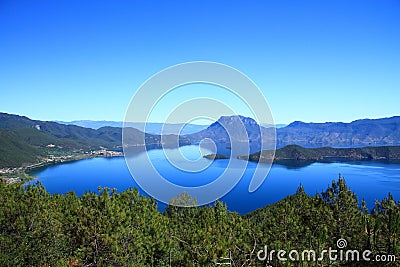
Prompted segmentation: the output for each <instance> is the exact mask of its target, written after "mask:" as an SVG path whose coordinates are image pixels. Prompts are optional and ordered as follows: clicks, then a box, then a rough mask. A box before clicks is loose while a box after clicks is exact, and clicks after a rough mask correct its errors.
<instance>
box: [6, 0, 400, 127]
mask: <svg viewBox="0 0 400 267" xmlns="http://www.w3.org/2000/svg"><path fill="white" fill-rule="evenodd" d="M398 14H400V1H399V0H374V1H371V0H325V1H320V0H315V1H311V0H304V1H286V0H276V1H151V0H143V1H101V0H97V1H89V0H88V1H74V0H68V1H64V0H57V1H46V0H41V1H35V0H33V1H32V0H29V1H24V0H21V1H13V0H0V112H7V113H13V114H20V115H25V116H28V117H30V118H33V119H40V120H62V121H72V120H81V119H90V120H114V121H122V120H123V119H124V115H125V112H126V110H127V107H128V105H129V103H130V100H131V98H132V96H133V95H134V94H135V92H136V90H138V88H139V87H140V86H141V84H143V83H144V82H145V81H146V80H147V79H148V78H150V77H151V76H152V75H154V74H156V73H157V72H159V71H161V70H163V69H165V68H167V67H170V66H172V65H175V64H179V63H184V62H189V61H212V62H219V63H223V64H227V65H229V66H232V67H233V68H236V69H237V70H239V71H241V72H243V73H244V74H245V75H247V76H248V77H249V78H250V79H251V80H252V81H254V83H256V84H257V85H258V87H259V88H260V90H261V91H262V92H263V94H264V96H265V98H266V99H267V101H268V103H269V106H270V109H271V111H272V114H273V116H274V121H275V123H284V124H287V123H290V122H292V121H297V120H300V121H305V122H326V121H343V122H350V121H353V120H356V119H362V118H380V117H389V116H395V115H400V108H399V99H400V16H399V15H398ZM189 91H190V90H188V91H187V92H189ZM202 92H203V93H204V94H206V93H207V92H208V93H210V92H211V93H210V94H212V97H215V98H217V99H218V98H219V99H223V100H226V101H228V102H229V101H231V100H229V98H228V97H225V95H224V93H223V92H222V93H221V92H218V91H217V90H216V91H215V92H214V93H213V92H212V90H211V91H210V90H204V91H202ZM182 95H184V96H186V97H187V98H188V99H190V97H192V96H191V95H190V93H184V94H182ZM206 96H207V95H206ZM210 97H211V96H210ZM167 100H168V98H166V101H167ZM170 103H172V102H170ZM229 104H232V105H236V102H235V100H232V102H230V103H229ZM164 105H165V106H168V103H166V104H164ZM160 107H162V105H161V106H160ZM138 108H140V107H138ZM160 110H162V109H161V108H160ZM242 110H243V112H244V113H245V114H243V115H247V114H246V110H245V109H242ZM160 114H162V112H161V113H160ZM221 115H224V114H221ZM152 120H154V121H158V120H162V116H161V115H160V116H159V117H158V116H157V114H156V115H154V116H153V117H152Z"/></svg>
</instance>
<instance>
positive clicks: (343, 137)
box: [0, 113, 400, 168]
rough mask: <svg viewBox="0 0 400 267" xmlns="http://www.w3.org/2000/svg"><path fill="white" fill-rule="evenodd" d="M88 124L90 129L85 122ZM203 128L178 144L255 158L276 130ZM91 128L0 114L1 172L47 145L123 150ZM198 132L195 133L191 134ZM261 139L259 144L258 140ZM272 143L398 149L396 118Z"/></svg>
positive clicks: (134, 136)
mask: <svg viewBox="0 0 400 267" xmlns="http://www.w3.org/2000/svg"><path fill="white" fill-rule="evenodd" d="M86 122H87V124H86V125H87V126H88V125H89V121H86ZM90 122H91V123H94V124H93V125H92V127H93V128H97V126H100V125H101V124H107V123H108V124H111V123H115V122H92V121H90ZM96 123H97V124H96ZM149 125H150V126H151V127H153V128H152V129H153V130H151V131H152V132H154V133H158V132H161V130H160V125H161V124H157V123H155V124H149ZM119 126H120V125H119ZM138 126H140V125H138ZM167 126H171V128H169V129H167V130H168V131H170V132H169V133H171V132H173V133H176V132H177V130H176V129H178V128H179V129H180V128H182V125H181V124H180V125H179V124H178V125H175V124H173V125H167ZM141 127H143V124H141ZM151 127H150V128H151ZM157 127H158V128H157ZM204 127H205V126H203V125H193V124H189V125H187V126H185V127H184V131H182V132H181V133H183V134H182V135H181V136H180V144H181V145H182V144H193V143H198V142H200V141H201V140H203V139H205V138H209V139H212V140H214V141H215V142H216V143H218V144H221V147H222V148H225V150H226V151H229V150H230V141H234V142H239V143H246V142H247V139H248V138H249V139H250V146H251V150H250V153H254V152H257V151H259V150H260V149H259V150H257V148H259V144H260V142H264V143H265V142H267V141H268V140H269V141H271V138H272V137H273V132H274V131H275V128H272V127H267V128H266V127H262V126H259V125H258V124H257V122H256V121H254V120H253V119H251V118H246V117H243V116H222V117H221V118H220V119H219V120H218V121H216V122H214V123H213V124H211V125H210V126H208V127H206V128H204ZM93 128H85V127H81V126H77V125H66V124H61V123H57V122H48V121H38V120H31V119H29V118H27V117H24V116H18V115H13V114H7V113H0V168H1V167H4V166H20V165H21V164H22V163H26V162H34V161H35V160H37V159H38V157H40V156H41V155H43V153H46V149H47V146H49V145H54V146H55V147H57V148H59V149H62V150H65V151H74V150H80V151H88V150H94V149H99V148H101V147H104V148H107V149H121V139H122V129H121V128H120V127H111V126H106V127H101V128H97V129H93ZM150 128H148V129H147V130H149V129H150ZM157 129H158V130H157ZM196 129H197V130H199V131H197V132H193V131H195V130H196ZM129 131H130V132H131V134H130V135H129V137H130V138H129V144H130V145H138V146H143V145H145V144H143V140H145V143H146V145H155V146H156V147H157V145H160V143H161V136H160V135H159V134H150V133H146V134H145V133H144V132H142V131H139V130H137V129H135V128H133V127H132V128H129ZM168 131H167V132H168ZM227 131H228V132H230V136H228V133H227ZM261 133H262V136H263V140H261ZM169 137H171V140H172V139H174V138H173V136H169ZM169 137H168V138H169ZM230 138H231V140H230ZM276 138H277V140H276V144H277V148H281V147H284V146H287V145H299V146H302V147H306V148H307V147H308V148H313V147H326V146H330V147H364V146H399V145H400V117H399V116H397V117H391V118H383V119H374V120H370V119H364V120H357V121H353V122H351V123H341V122H327V123H304V122H299V121H296V122H293V123H291V124H289V125H288V126H286V127H282V128H276ZM167 143H168V141H167ZM268 149H269V148H268ZM242 155H243V154H242Z"/></svg>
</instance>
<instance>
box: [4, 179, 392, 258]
mask: <svg viewBox="0 0 400 267" xmlns="http://www.w3.org/2000/svg"><path fill="white" fill-rule="evenodd" d="M0 201H1V203H2V205H0V247H1V249H0V266H218V265H221V264H226V265H227V266H229V265H230V266H268V265H271V266H399V264H400V262H399V260H400V203H399V202H396V201H395V200H393V198H392V197H391V195H390V194H389V195H388V197H387V198H386V199H384V200H382V201H381V202H377V203H376V205H375V208H374V209H373V210H372V211H371V212H369V211H368V210H367V209H366V207H365V205H364V204H363V203H362V204H360V203H358V202H357V197H356V196H355V195H354V194H353V193H352V191H350V190H349V188H348V187H347V186H346V184H345V181H344V180H343V179H342V178H340V179H339V180H338V181H337V182H332V185H331V186H330V187H329V188H328V189H327V190H326V191H325V192H322V193H320V194H316V195H315V196H309V195H307V194H305V193H304V191H303V189H302V188H301V187H299V189H298V191H297V192H296V194H294V195H292V196H289V197H287V198H285V199H283V200H281V201H279V202H278V203H275V204H272V205H269V206H267V207H265V208H262V209H259V210H256V211H254V212H252V213H250V214H247V215H245V216H240V215H238V214H237V213H234V212H230V211H228V210H227V207H226V206H225V205H224V204H223V203H221V202H216V203H215V204H214V205H213V206H206V207H189V208H181V207H176V206H169V207H168V208H167V210H166V211H165V212H164V213H161V212H159V211H158V210H157V204H156V202H155V201H154V200H153V199H151V198H146V197H143V196H140V195H139V194H138V192H137V190H133V189H130V190H127V191H124V192H121V193H117V192H116V191H113V190H109V189H102V190H100V191H99V192H98V194H96V193H93V192H88V193H85V194H84V195H82V196H81V197H78V196H77V195H76V194H74V193H67V194H65V195H58V194H56V195H50V194H49V193H47V192H46V191H45V189H44V188H43V187H41V186H34V187H27V188H24V187H23V186H22V185H10V186H6V185H5V184H4V183H2V182H0ZM173 202H174V203H185V204H193V203H195V200H194V199H192V198H190V196H188V195H187V194H182V195H180V196H178V197H177V198H176V199H175V200H173ZM341 238H344V239H346V241H347V247H346V249H357V250H360V251H361V253H362V251H363V250H371V251H373V255H371V257H372V256H374V255H396V256H397V261H395V262H388V263H377V262H372V261H371V262H365V261H360V262H356V261H350V262H345V261H340V260H337V261H335V262H330V261H329V259H328V258H327V257H325V258H324V259H323V260H322V261H321V262H318V263H317V262H314V261H311V262H308V261H307V260H306V261H302V260H301V258H300V261H295V262H292V261H286V262H285V261H279V260H278V259H277V258H276V257H274V258H273V260H272V261H271V262H270V263H268V264H267V262H265V261H261V260H259V259H258V258H257V252H258V251H259V250H262V249H264V246H265V245H267V246H268V249H269V250H272V249H274V250H276V251H278V250H280V249H282V250H285V251H290V250H294V249H296V250H298V251H303V250H311V249H313V250H315V251H319V252H320V251H322V250H324V249H328V248H329V247H331V248H332V249H336V248H337V244H336V242H337V241H338V240H339V239H341ZM392 260H393V258H392Z"/></svg>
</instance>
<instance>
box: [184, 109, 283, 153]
mask: <svg viewBox="0 0 400 267" xmlns="http://www.w3.org/2000/svg"><path fill="white" fill-rule="evenodd" d="M228 133H229V134H228ZM274 133H275V128H271V127H270V128H264V127H262V126H260V125H258V123H257V122H256V121H255V120H254V119H252V118H248V117H244V116H240V115H235V116H222V117H220V118H219V119H218V120H217V121H216V122H214V123H212V124H211V125H210V126H209V127H207V128H206V129H204V130H202V131H200V132H197V133H194V134H190V135H185V136H184V137H185V138H187V139H188V140H190V142H191V143H199V142H200V141H201V140H206V139H211V140H213V142H214V143H215V144H216V146H217V151H214V152H215V153H216V154H225V155H228V154H229V155H231V156H238V155H240V154H241V153H242V154H241V155H243V152H245V151H247V152H248V151H250V153H253V152H256V151H260V150H261V144H262V142H263V144H264V145H265V144H268V142H267V141H270V142H269V144H273V142H271V140H274ZM233 145H234V146H235V153H234V155H233V154H232V151H231V148H232V147H233ZM272 147H274V146H273V145H270V146H269V148H272Z"/></svg>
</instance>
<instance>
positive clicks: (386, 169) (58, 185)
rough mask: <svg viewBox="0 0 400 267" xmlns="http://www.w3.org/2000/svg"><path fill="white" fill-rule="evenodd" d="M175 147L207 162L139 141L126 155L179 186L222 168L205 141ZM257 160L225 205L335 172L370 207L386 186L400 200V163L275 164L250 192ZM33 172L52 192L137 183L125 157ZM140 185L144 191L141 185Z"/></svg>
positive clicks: (316, 188) (315, 188)
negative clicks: (178, 161)
mask: <svg viewBox="0 0 400 267" xmlns="http://www.w3.org/2000/svg"><path fill="white" fill-rule="evenodd" d="M221 149H222V148H221ZM225 149H226V151H229V148H226V147H225ZM180 151H182V152H183V155H184V156H185V157H186V158H188V159H190V160H199V162H201V163H204V162H207V163H208V164H209V163H211V164H209V165H210V166H209V167H208V168H207V169H205V170H203V171H201V172H198V173H191V172H185V171H181V170H179V169H176V168H174V166H171V164H169V162H168V161H167V159H166V158H165V154H164V151H163V150H161V149H152V150H149V151H148V153H144V152H145V148H144V147H135V148H132V150H131V151H130V152H129V155H128V156H129V157H131V159H132V160H135V161H137V162H138V163H139V164H140V161H141V160H143V157H145V156H146V157H147V156H148V157H150V159H151V162H152V163H153V164H154V165H155V167H156V168H157V170H158V171H159V172H160V173H161V174H162V175H163V176H165V178H166V179H168V180H170V181H171V182H174V183H177V184H181V185H184V186H198V185H201V184H207V183H209V182H212V181H213V180H214V179H216V178H217V177H218V176H219V175H220V174H221V173H222V172H224V170H225V168H226V166H227V165H228V162H229V160H225V159H221V160H215V161H213V162H209V160H208V159H204V158H202V157H201V156H202V155H204V154H206V153H208V152H210V151H212V150H208V147H207V146H205V147H200V148H199V147H198V146H185V147H181V148H180ZM170 152H172V155H173V154H174V153H178V152H179V151H177V150H176V151H174V150H171V151H170ZM235 160H236V159H235ZM256 166H257V165H256V163H254V162H249V163H248V165H247V168H246V171H245V172H244V174H243V176H242V179H241V180H240V182H239V183H238V184H237V185H236V187H235V188H234V189H233V190H231V191H230V192H229V193H228V194H227V195H225V196H224V197H222V199H221V200H222V201H224V202H226V203H227V205H228V208H229V209H230V210H233V211H237V212H239V213H247V212H250V211H252V210H254V209H257V208H260V207H263V206H265V205H268V204H271V203H274V202H276V201H279V200H280V199H282V198H284V197H286V196H288V195H290V194H294V193H295V192H296V189H297V188H298V186H299V185H300V184H302V186H303V187H304V189H305V191H306V192H307V193H308V194H310V195H315V193H317V192H322V191H323V190H325V189H326V188H327V187H328V186H329V185H330V184H331V181H332V180H335V179H337V177H338V175H339V173H340V174H341V175H342V176H343V177H344V178H345V180H346V182H347V183H348V185H349V187H350V188H351V189H352V190H353V191H354V192H355V193H356V194H357V195H358V197H359V199H360V200H361V199H365V200H366V202H367V204H368V206H369V207H370V208H372V207H373V205H374V201H375V200H376V199H378V200H381V199H383V198H384V197H386V196H387V194H388V192H391V193H392V194H393V196H394V198H395V199H397V200H400V164H387V162H368V161H358V162H346V163H344V162H332V163H311V162H309V163H307V164H303V163H299V162H286V163H285V164H283V165H282V164H274V165H273V166H272V168H271V171H270V173H269V174H268V177H267V179H266V180H265V181H264V183H263V184H262V185H261V186H260V188H259V189H258V190H257V191H255V192H253V193H249V192H248V186H249V183H250V180H251V177H252V174H253V173H254V170H255V168H256ZM35 176H37V177H38V179H37V180H39V181H40V182H42V183H43V185H44V186H45V187H46V189H47V190H48V191H49V192H51V193H65V192H68V191H71V190H73V191H75V192H76V193H77V194H83V193H84V192H85V191H97V188H98V186H101V187H109V188H117V189H118V191H123V190H125V189H127V188H129V187H137V184H136V183H135V181H134V179H132V177H131V174H130V172H129V170H128V168H127V166H126V162H125V159H124V158H95V159H87V160H81V161H76V162H70V163H66V164H60V165H55V166H50V167H47V168H46V169H43V170H39V171H38V172H36V173H35ZM159 190H162V188H160V189H159ZM139 191H140V192H141V193H142V194H145V193H144V192H143V191H141V190H140V188H139ZM159 207H160V209H163V208H165V205H164V204H160V205H159Z"/></svg>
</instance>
